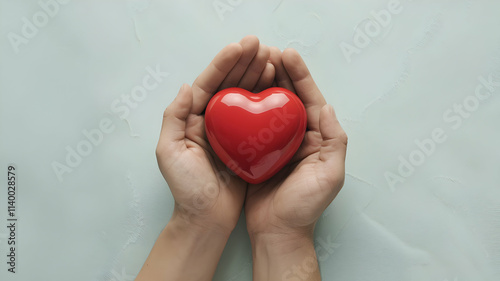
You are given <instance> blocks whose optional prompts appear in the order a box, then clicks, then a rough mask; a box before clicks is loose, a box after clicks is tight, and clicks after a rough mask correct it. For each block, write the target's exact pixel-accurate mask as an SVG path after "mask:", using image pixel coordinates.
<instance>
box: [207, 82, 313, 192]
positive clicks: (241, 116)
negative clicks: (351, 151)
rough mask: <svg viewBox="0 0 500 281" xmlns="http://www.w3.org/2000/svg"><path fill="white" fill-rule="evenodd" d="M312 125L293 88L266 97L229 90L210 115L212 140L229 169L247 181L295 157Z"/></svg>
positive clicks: (215, 99) (270, 172)
mask: <svg viewBox="0 0 500 281" xmlns="http://www.w3.org/2000/svg"><path fill="white" fill-rule="evenodd" d="M306 126H307V115H306V110H305V108H304V105H303V104H302V102H301V100H300V99H299V98H298V97H297V96H296V95H295V94H294V93H292V92H290V91H289V90H287V89H284V88H279V87H274V88H269V89H267V90H264V91H262V92H260V93H257V94H255V93H251V92H249V91H247V90H245V89H241V88H228V89H224V90H222V91H220V92H218V93H217V94H215V95H214V96H213V97H212V99H211V100H210V102H209V103H208V105H207V108H206V111H205V131H206V133H207V138H208V141H209V142H210V145H211V146H212V148H213V150H214V151H215V153H216V154H217V156H219V158H220V159H221V160H222V162H224V164H226V166H227V167H228V168H229V169H231V170H232V171H233V172H234V173H236V174H237V175H238V176H239V177H241V178H242V179H243V180H245V181H246V182H249V183H252V184H257V183H261V182H264V181H266V180H268V179H269V178H271V177H272V176H273V175H275V174H276V173H277V172H278V171H279V170H281V168H283V166H285V165H286V163H288V161H290V159H291V158H292V156H293V155H294V154H295V152H296V151H297V149H298V148H299V146H300V144H301V143H302V139H303V138H304V134H305V131H306Z"/></svg>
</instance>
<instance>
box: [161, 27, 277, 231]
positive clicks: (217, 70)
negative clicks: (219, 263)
mask: <svg viewBox="0 0 500 281" xmlns="http://www.w3.org/2000/svg"><path fill="white" fill-rule="evenodd" d="M269 54H270V51H269V47H267V46H264V45H260V44H259V40H258V39H257V37H255V36H247V37H245V38H243V39H242V40H241V42H240V43H233V44H230V45H228V46H227V47H225V48H224V49H223V50H222V51H221V52H220V53H219V54H217V56H216V57H215V58H214V60H213V61H212V62H211V63H210V65H209V66H208V67H207V68H206V69H205V71H204V72H203V73H202V74H201V75H200V76H199V77H198V78H197V79H196V80H195V81H194V83H193V86H192V87H189V86H188V85H183V86H182V88H181V90H180V91H179V94H178V96H177V97H176V98H175V100H174V101H173V102H172V104H171V105H170V106H169V107H168V108H167V109H166V110H165V113H164V116H163V127H162V131H161V134H160V140H159V142H158V147H157V150H156V155H157V159H158V164H159V167H160V170H161V172H162V174H163V176H164V177H165V179H166V181H167V183H168V185H169V187H170V190H171V191H172V195H173V196H174V199H175V208H174V215H173V216H174V217H181V218H183V219H187V220H189V221H190V223H195V224H198V225H202V226H204V227H207V228H214V227H215V228H219V229H220V230H221V231H223V232H225V233H228V232H229V233H230V232H231V231H232V230H233V228H234V227H235V225H236V223H237V221H238V218H239V216H240V213H241V209H242V206H243V202H244V196H245V191H246V183H245V182H244V181H243V180H241V179H240V178H239V177H237V176H234V175H230V173H228V172H226V171H227V170H226V168H225V165H224V164H223V163H222V162H221V161H220V160H219V158H218V157H217V156H216V155H215V154H214V152H213V151H212V149H211V147H210V145H209V143H208V142H207V139H206V136H205V127H204V126H205V125H204V115H203V111H204V109H205V107H206V105H207V103H208V101H209V100H210V98H211V97H212V96H213V94H215V93H216V92H217V91H218V90H222V89H225V88H228V87H236V86H238V87H242V88H245V89H247V90H249V91H253V90H256V89H257V90H258V89H261V88H264V87H268V86H269V85H271V83H272V81H273V79H274V67H273V65H272V64H271V63H268V59H269Z"/></svg>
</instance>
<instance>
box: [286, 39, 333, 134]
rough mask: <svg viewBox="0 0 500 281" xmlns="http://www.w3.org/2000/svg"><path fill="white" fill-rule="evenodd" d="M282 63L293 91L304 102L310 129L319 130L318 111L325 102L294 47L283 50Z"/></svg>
mask: <svg viewBox="0 0 500 281" xmlns="http://www.w3.org/2000/svg"><path fill="white" fill-rule="evenodd" d="M282 59H283V65H284V66H285V69H286V71H287V73H288V75H289V76H290V79H291V80H292V83H293V86H294V88H295V93H296V94H297V96H299V98H300V99H301V100H302V102H303V103H304V106H305V108H306V111H307V125H308V128H309V129H310V130H314V131H319V112H320V109H321V108H322V107H323V106H324V105H325V104H326V100H325V98H324V97H323V95H322V94H321V92H320V90H319V89H318V86H316V83H315V82H314V80H313V78H312V76H311V73H310V72H309V69H307V66H306V64H305V62H304V60H302V58H301V57H300V55H299V53H298V52H297V51H296V50H294V49H286V50H285V51H283V58H282Z"/></svg>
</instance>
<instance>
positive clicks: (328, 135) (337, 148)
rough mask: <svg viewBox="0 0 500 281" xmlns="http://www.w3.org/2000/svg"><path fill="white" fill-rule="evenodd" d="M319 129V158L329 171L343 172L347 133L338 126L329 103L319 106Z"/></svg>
mask: <svg viewBox="0 0 500 281" xmlns="http://www.w3.org/2000/svg"><path fill="white" fill-rule="evenodd" d="M319 130H320V133H321V137H322V139H323V140H322V141H321V148H320V151H319V159H320V160H321V161H323V162H324V163H325V164H326V167H327V169H328V170H329V171H330V172H331V169H334V171H340V170H341V171H342V173H344V169H345V168H344V167H345V157H346V151H347V135H346V133H345V132H344V130H343V129H342V127H341V126H340V123H339V120H338V119H337V116H336V115H335V110H334V109H333V107H332V106H331V105H329V104H326V105H324V106H323V107H322V108H321V111H320V114H319Z"/></svg>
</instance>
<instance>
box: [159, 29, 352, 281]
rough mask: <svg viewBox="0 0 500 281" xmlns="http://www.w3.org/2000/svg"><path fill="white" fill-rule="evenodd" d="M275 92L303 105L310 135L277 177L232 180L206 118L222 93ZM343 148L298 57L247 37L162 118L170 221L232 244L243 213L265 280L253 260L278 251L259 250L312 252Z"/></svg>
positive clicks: (339, 173)
mask: <svg viewBox="0 0 500 281" xmlns="http://www.w3.org/2000/svg"><path fill="white" fill-rule="evenodd" d="M272 86H278V87H283V88H287V89H288V90H291V91H292V92H294V93H296V94H297V96H298V97H299V98H300V99H301V100H302V102H303V103H304V106H305V108H306V112H307V121H308V124H307V132H306V134H305V137H304V140H303V142H302V144H301V146H300V148H299V150H298V151H297V153H296V154H295V155H294V157H293V158H292V160H291V161H290V162H289V163H288V164H287V165H286V166H285V167H284V168H283V169H282V170H281V171H280V172H279V173H278V174H276V175H275V176H273V177H272V178H271V179H269V180H268V181H266V182H264V183H261V184H257V185H252V184H248V183H246V182H244V181H243V180H242V179H240V178H239V177H238V176H236V175H234V174H232V173H230V172H229V170H228V169H227V168H226V167H225V165H224V164H223V163H222V162H221V161H220V160H219V159H218V157H217V156H216V155H215V153H214V152H213V150H212V149H211V147H210V145H209V143H208V141H207V138H206V136H205V127H204V115H203V112H204V109H205V107H206V105H207V103H208V102H209V100H210V98H211V97H212V96H213V94H215V93H216V92H217V91H219V90H221V89H225V88H229V87H240V88H244V89H246V90H249V91H253V92H260V91H261V90H264V89H266V88H269V87H272ZM346 148H347V136H346V134H345V133H344V131H343V129H342V128H341V126H340V124H339V122H338V120H337V118H336V116H335V112H334V110H333V107H332V106H330V105H327V104H326V101H325V99H324V97H323V96H322V94H321V92H320V90H319V89H318V87H317V86H316V84H315V82H314V81H313V79H312V77H311V74H310V72H309V70H308V69H307V66H306V65H305V63H304V61H303V60H302V58H301V57H300V55H299V54H298V53H297V51H295V50H293V49H286V50H285V51H284V52H283V53H282V52H281V51H280V50H279V49H278V48H276V47H271V48H270V47H267V46H265V45H262V44H260V43H259V40H258V39H257V37H255V36H247V37H245V38H243V39H242V40H241V41H240V42H239V43H232V44H229V45H228V46H226V47H225V48H224V49H222V50H221V51H220V52H219V53H218V54H217V55H216V56H215V58H214V59H213V61H212V62H211V63H210V65H209V66H208V67H207V68H206V69H205V70H204V71H203V72H202V73H201V74H200V76H199V77H198V78H197V79H196V80H195V81H194V83H193V85H192V86H191V87H190V86H188V85H186V84H184V85H183V86H182V87H181V89H180V91H179V94H178V95H177V97H176V98H175V100H174V101H173V102H172V104H170V105H169V106H168V108H167V109H166V110H165V113H164V116H163V125H162V130H161V134H160V140H159V142H158V146H157V150H156V154H157V159H158V164H159V167H160V170H161V172H162V174H163V176H164V177H165V179H166V181H167V183H168V185H169V187H170V189H171V192H172V195H173V196H174V198H175V207H174V213H173V216H172V220H175V221H177V222H182V224H183V225H188V226H193V227H194V229H197V230H198V231H200V232H204V231H214V230H216V231H217V232H218V233H220V234H221V235H223V236H227V237H228V236H229V234H230V233H231V232H232V230H233V229H234V227H235V226H236V223H237V221H238V219H239V216H240V213H241V210H242V208H243V206H245V216H246V221H247V230H248V233H249V235H250V238H251V241H252V247H253V254H254V279H255V278H256V274H257V275H260V276H262V278H260V279H255V280H264V278H265V277H264V275H261V274H260V271H262V270H264V271H265V269H264V268H262V267H265V265H261V266H260V267H261V268H260V270H259V272H256V270H255V266H256V264H259V262H258V261H256V256H259V255H260V254H259V253H263V254H262V255H267V254H269V252H273V250H270V249H268V248H267V246H262V247H261V246H259V245H258V244H265V243H270V244H272V245H273V246H272V247H279V245H278V244H281V243H283V244H286V243H288V244H287V245H286V246H285V245H283V246H282V249H279V250H276V251H277V252H280V253H284V254H286V253H288V252H290V251H292V250H291V249H292V248H294V245H293V244H290V243H305V244H308V245H309V246H310V244H313V243H312V241H313V232H314V226H315V223H316V222H317V220H318V219H319V217H320V216H321V214H322V212H323V211H324V210H325V209H326V207H327V206H328V205H329V204H330V203H331V201H332V200H333V199H334V198H335V196H336V195H337V193H338V192H339V191H340V189H341V187H342V185H343V182H344V163H345V156H346ZM297 247H299V245H298V246H297ZM259 248H262V251H261V250H259ZM309 248H310V247H309ZM264 249H266V250H264ZM312 249H313V252H314V247H313V248H312ZM264 253H267V254H264ZM314 258H315V257H314ZM263 259H264V258H263ZM291 280H293V279H291Z"/></svg>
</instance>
